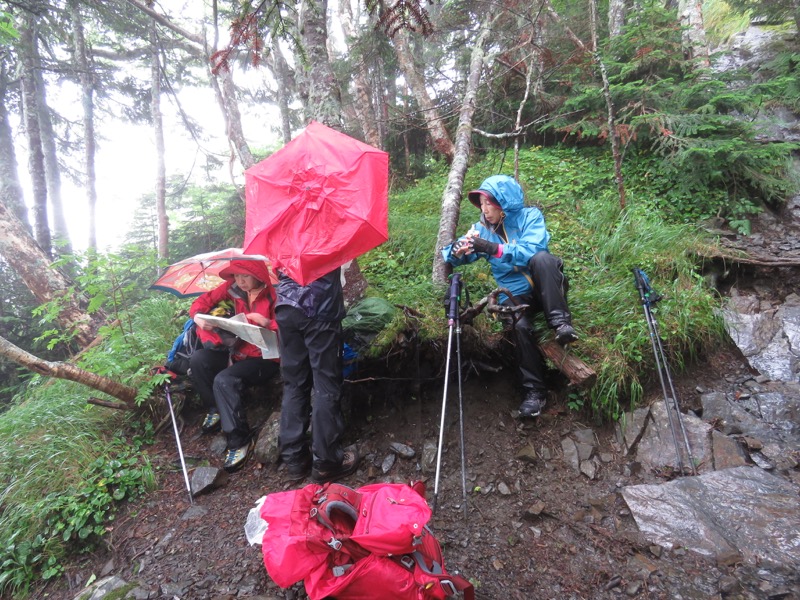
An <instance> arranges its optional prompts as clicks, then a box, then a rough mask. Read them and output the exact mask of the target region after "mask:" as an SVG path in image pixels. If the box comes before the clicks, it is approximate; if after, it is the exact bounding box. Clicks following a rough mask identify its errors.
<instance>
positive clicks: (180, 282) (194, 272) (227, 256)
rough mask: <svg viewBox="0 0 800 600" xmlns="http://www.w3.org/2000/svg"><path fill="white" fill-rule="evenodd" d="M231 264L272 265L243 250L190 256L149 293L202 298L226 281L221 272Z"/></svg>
mask: <svg viewBox="0 0 800 600" xmlns="http://www.w3.org/2000/svg"><path fill="white" fill-rule="evenodd" d="M232 260H261V261H264V262H266V263H267V265H269V259H268V258H267V257H266V256H260V255H253V254H245V253H244V252H243V251H242V249H241V248H226V249H225V250H217V251H216V252H206V253H204V254H197V255H196V256H190V257H189V258H184V259H183V260H181V261H178V262H176V263H175V264H172V265H170V266H169V267H167V270H166V271H165V272H164V274H163V275H162V276H161V277H159V278H158V280H156V282H155V283H153V285H151V286H150V287H149V288H148V289H151V290H160V291H162V292H169V293H170V294H175V295H176V296H178V297H179V298H187V297H189V296H199V295H200V294H203V293H205V292H208V291H210V290H213V289H214V288H216V287H217V286H219V285H220V284H221V283H222V282H223V281H224V280H223V279H222V278H221V277H220V276H219V272H220V271H221V270H222V269H224V268H225V267H227V266H228V265H229V264H231V261H232ZM270 281H271V282H272V284H273V285H274V284H275V283H277V278H276V277H275V274H274V273H273V271H272V269H270Z"/></svg>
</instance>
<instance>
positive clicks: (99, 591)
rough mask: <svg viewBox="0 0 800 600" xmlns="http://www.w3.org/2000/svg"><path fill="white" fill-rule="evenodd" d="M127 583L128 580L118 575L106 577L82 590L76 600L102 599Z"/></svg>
mask: <svg viewBox="0 0 800 600" xmlns="http://www.w3.org/2000/svg"><path fill="white" fill-rule="evenodd" d="M126 585H128V582H127V581H125V580H124V579H122V578H121V577H117V576H116V575H112V576H110V577H104V578H103V579H100V580H99V581H96V582H95V583H93V584H92V585H91V586H89V587H88V588H86V589H84V590H81V592H80V593H79V594H78V595H77V596H75V600H102V599H103V598H105V597H106V596H107V595H109V594H111V593H112V592H114V591H115V590H119V589H121V588H123V587H125V586H126Z"/></svg>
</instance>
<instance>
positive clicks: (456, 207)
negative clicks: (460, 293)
mask: <svg viewBox="0 0 800 600" xmlns="http://www.w3.org/2000/svg"><path fill="white" fill-rule="evenodd" d="M496 10H497V8H496V6H495V5H494V4H492V5H489V7H488V8H487V13H486V15H485V16H484V19H483V22H482V23H481V27H480V30H479V31H478V35H477V36H476V38H475V46H474V48H473V49H472V55H471V58H470V62H469V75H468V77H467V85H466V90H465V92H464V99H463V100H462V102H461V109H460V111H459V115H458V129H456V143H455V153H454V154H453V162H452V164H451V165H450V172H449V174H448V176H447V186H446V187H445V190H444V194H443V195H442V215H441V218H440V220H439V233H438V236H437V238H436V248H434V253H433V273H432V278H433V282H434V283H439V284H446V283H447V275H448V274H449V271H450V270H451V269H450V265H449V264H447V263H445V262H444V259H443V258H442V253H441V252H440V250H441V249H442V248H443V247H445V246H446V245H447V244H450V243H451V242H452V241H453V240H454V239H455V238H456V226H457V225H458V217H459V214H460V212H461V195H462V189H463V187H464V175H465V174H466V172H467V167H468V166H469V165H468V163H469V155H470V152H471V150H472V118H473V116H474V114H475V99H476V98H477V95H478V86H479V85H480V82H481V72H482V71H483V61H484V58H485V55H486V50H485V48H486V43H487V41H488V40H489V36H490V34H491V28H492V24H493V22H494V19H495V11H496Z"/></svg>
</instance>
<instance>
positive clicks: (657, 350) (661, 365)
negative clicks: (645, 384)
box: [633, 269, 697, 475]
mask: <svg viewBox="0 0 800 600" xmlns="http://www.w3.org/2000/svg"><path fill="white" fill-rule="evenodd" d="M633 277H634V282H635V285H636V289H637V290H638V291H639V299H640V300H641V302H642V307H643V308H644V314H645V319H646V320H647V329H648V332H649V334H650V342H651V344H652V346H653V354H654V356H655V359H656V368H657V370H658V379H659V381H660V383H661V391H662V393H663V395H664V406H665V408H666V409H667V421H668V422H669V428H670V431H671V433H672V442H673V444H674V445H675V453H676V455H677V458H678V467H679V468H680V470H681V475H683V474H684V468H683V451H682V449H681V445H680V444H679V442H678V435H677V432H676V430H675V423H674V419H673V416H672V411H673V410H674V411H675V414H676V417H675V419H677V421H678V425H679V427H680V430H681V434H682V438H683V444H684V449H685V451H686V456H687V458H688V459H689V466H690V467H691V471H692V474H693V475H697V468H696V467H695V464H694V457H693V456H692V448H691V445H690V444H689V437H688V436H687V434H686V428H685V427H684V425H683V419H682V418H681V410H680V406H679V405H678V395H677V394H676V393H675V386H674V385H673V382H672V376H671V375H670V371H669V365H668V364H667V358H666V353H665V352H664V346H663V344H662V343H661V336H660V334H659V332H658V323H657V322H656V319H655V317H654V316H653V313H652V310H651V307H652V305H654V304H655V303H656V302H658V301H659V300H661V298H662V296H661V295H660V294H658V292H656V291H655V290H654V289H653V288H652V287H651V286H650V280H649V279H648V277H647V275H646V274H645V273H644V271H642V270H641V269H633ZM667 385H669V391H668V390H667ZM670 401H671V402H670Z"/></svg>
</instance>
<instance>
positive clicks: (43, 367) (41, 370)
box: [0, 336, 136, 404]
mask: <svg viewBox="0 0 800 600" xmlns="http://www.w3.org/2000/svg"><path fill="white" fill-rule="evenodd" d="M0 356H3V357H5V358H7V359H9V360H11V361H14V362H15V363H17V364H19V365H22V366H23V367H26V368H27V369H29V370H31V371H33V372H34V373H38V374H39V375H45V376H46V377H56V378H58V379H67V380H69V381H75V382H77V383H80V384H83V385H85V386H88V387H90V388H92V389H95V390H98V391H100V392H103V393H104V394H108V395H109V396H113V397H114V398H118V399H119V400H122V401H123V402H125V403H126V404H127V403H129V402H133V401H134V400H136V389H135V388H132V387H130V386H128V385H124V384H122V383H119V382H117V381H112V380H111V379H108V378H107V377H101V376H100V375H97V374H95V373H90V372H89V371H84V370H83V369H81V368H80V367H77V366H75V365H73V364H70V363H64V362H51V361H47V360H43V359H41V358H39V357H38V356H34V355H33V354H30V353H28V352H25V350H23V349H22V348H19V347H18V346H15V345H14V344H12V343H11V342H9V341H8V340H7V339H5V338H4V337H2V336H0Z"/></svg>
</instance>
